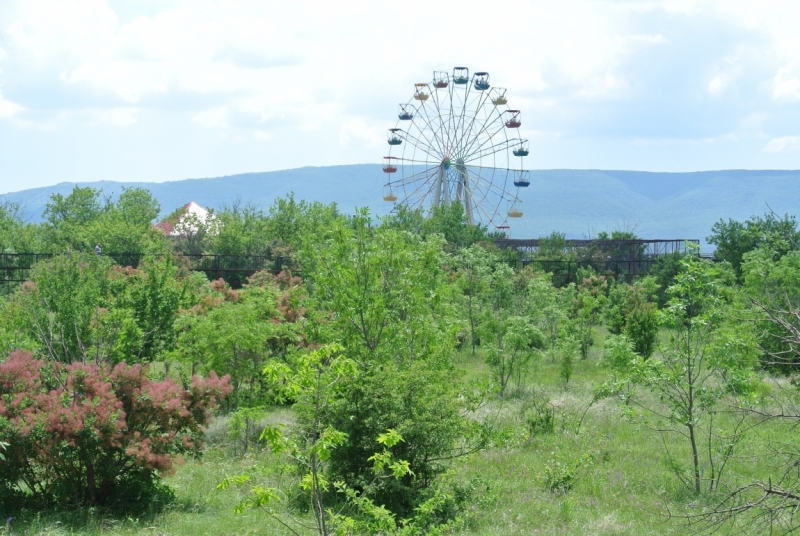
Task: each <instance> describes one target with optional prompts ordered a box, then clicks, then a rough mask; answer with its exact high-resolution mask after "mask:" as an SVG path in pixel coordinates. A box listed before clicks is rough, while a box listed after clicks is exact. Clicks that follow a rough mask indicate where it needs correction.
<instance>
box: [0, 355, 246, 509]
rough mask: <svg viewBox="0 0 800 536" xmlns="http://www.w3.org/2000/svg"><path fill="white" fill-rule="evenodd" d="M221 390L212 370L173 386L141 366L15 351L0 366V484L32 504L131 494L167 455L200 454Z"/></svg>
mask: <svg viewBox="0 0 800 536" xmlns="http://www.w3.org/2000/svg"><path fill="white" fill-rule="evenodd" d="M230 391H231V387H230V385H228V377H227V376H226V377H224V378H222V379H220V378H218V377H217V376H216V374H214V373H213V372H212V373H211V374H210V377H209V378H208V379H201V378H199V377H197V376H195V377H194V378H193V379H192V384H191V386H189V387H188V388H183V387H181V386H180V385H179V384H178V383H176V382H175V381H174V380H173V379H171V378H167V379H165V380H161V381H154V380H152V379H150V378H148V376H147V367H146V366H144V367H143V366H141V365H133V366H129V365H126V364H124V363H120V364H119V365H117V366H115V367H114V368H113V369H112V368H111V367H109V366H107V365H105V366H98V365H95V364H86V363H73V364H71V365H66V366H64V365H61V364H59V363H53V362H44V361H40V360H36V359H34V358H33V356H32V355H31V354H30V353H27V352H24V351H21V350H18V351H16V352H14V353H12V354H11V355H10V356H9V358H8V359H7V360H6V361H5V362H4V363H2V364H0V441H4V442H6V443H8V444H9V446H8V448H7V450H6V451H5V458H6V459H5V461H3V460H0V488H3V487H5V493H6V494H9V493H16V494H17V495H27V496H28V497H29V498H33V499H36V500H37V501H38V502H40V503H48V502H52V501H55V502H58V503H62V504H63V503H68V504H75V505H110V504H113V503H119V502H128V501H141V500H142V499H144V498H146V495H147V494H148V493H150V492H152V491H153V490H154V489H156V488H157V487H158V485H159V479H158V475H159V474H163V473H166V472H169V471H170V470H171V469H172V467H173V463H174V461H175V458H176V456H179V455H189V456H193V455H198V454H199V453H200V449H201V446H202V439H203V431H202V427H203V426H205V425H206V424H208V421H209V419H210V412H209V410H210V409H212V408H213V407H214V405H215V404H216V400H217V399H218V398H221V397H224V396H225V395H227V394H228V393H230ZM2 495H3V490H2V489H0V497H2Z"/></svg>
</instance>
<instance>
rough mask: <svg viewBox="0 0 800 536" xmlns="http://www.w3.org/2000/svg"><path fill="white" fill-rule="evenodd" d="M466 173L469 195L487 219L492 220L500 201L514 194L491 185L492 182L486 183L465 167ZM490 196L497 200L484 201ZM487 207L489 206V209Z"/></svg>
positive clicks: (496, 213)
mask: <svg viewBox="0 0 800 536" xmlns="http://www.w3.org/2000/svg"><path fill="white" fill-rule="evenodd" d="M467 175H468V177H469V178H470V179H471V180H470V184H471V188H470V196H471V198H472V199H473V202H474V203H475V204H476V205H478V206H479V207H481V211H482V212H483V213H484V214H485V215H486V217H487V218H488V220H489V221H492V222H493V221H494V217H495V216H497V215H499V212H500V205H501V203H502V201H503V200H508V199H513V197H514V196H512V195H511V194H510V193H508V192H506V191H505V190H504V189H502V188H499V187H492V186H493V184H494V183H487V182H486V181H485V180H484V179H483V177H481V176H480V175H476V174H475V173H474V172H471V171H470V170H469V169H467ZM491 198H496V200H497V202H492V203H487V202H486V201H487V200H491ZM485 207H486V208H485ZM488 207H491V210H489V208H488Z"/></svg>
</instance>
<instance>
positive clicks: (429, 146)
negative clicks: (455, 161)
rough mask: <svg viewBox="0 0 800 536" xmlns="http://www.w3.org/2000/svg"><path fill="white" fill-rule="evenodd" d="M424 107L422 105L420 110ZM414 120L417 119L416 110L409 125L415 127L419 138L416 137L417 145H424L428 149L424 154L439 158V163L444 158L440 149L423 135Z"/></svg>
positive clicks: (422, 131) (423, 131)
mask: <svg viewBox="0 0 800 536" xmlns="http://www.w3.org/2000/svg"><path fill="white" fill-rule="evenodd" d="M424 107H425V106H424V104H423V105H422V108H424ZM416 118H419V110H417V114H416V115H415V119H412V120H411V125H412V126H413V127H415V128H416V129H417V132H418V133H419V137H416V139H417V142H418V143H424V145H425V146H426V147H427V149H428V150H426V151H425V152H428V153H429V154H431V156H437V157H438V158H439V160H440V161H441V159H442V158H444V156H443V155H442V152H441V149H440V148H437V147H436V144H435V143H434V142H432V141H431V140H430V138H428V136H427V135H426V134H425V130H424V129H422V128H420V126H419V124H418V123H417V120H416ZM426 125H427V123H426Z"/></svg>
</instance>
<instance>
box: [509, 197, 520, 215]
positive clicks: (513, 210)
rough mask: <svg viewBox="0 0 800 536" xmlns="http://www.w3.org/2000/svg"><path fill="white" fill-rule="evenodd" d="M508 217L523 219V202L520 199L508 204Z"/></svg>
mask: <svg viewBox="0 0 800 536" xmlns="http://www.w3.org/2000/svg"><path fill="white" fill-rule="evenodd" d="M508 217H509V218H521V217H522V200H521V199H520V198H516V199H514V200H513V201H509V202H508Z"/></svg>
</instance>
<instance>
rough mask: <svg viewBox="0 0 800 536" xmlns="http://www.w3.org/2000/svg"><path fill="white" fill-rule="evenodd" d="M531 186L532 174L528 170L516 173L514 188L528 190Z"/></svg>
mask: <svg viewBox="0 0 800 536" xmlns="http://www.w3.org/2000/svg"><path fill="white" fill-rule="evenodd" d="M530 185H531V172H530V171H528V170H527V169H525V170H520V171H516V172H514V186H516V187H517V188H526V187H528V186H530Z"/></svg>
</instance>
